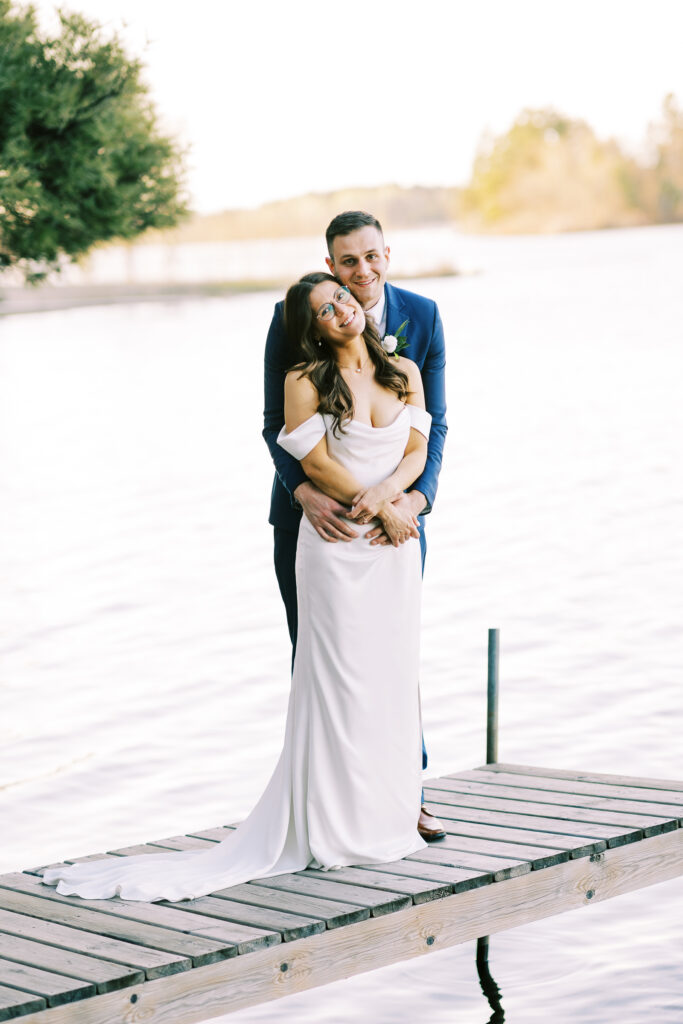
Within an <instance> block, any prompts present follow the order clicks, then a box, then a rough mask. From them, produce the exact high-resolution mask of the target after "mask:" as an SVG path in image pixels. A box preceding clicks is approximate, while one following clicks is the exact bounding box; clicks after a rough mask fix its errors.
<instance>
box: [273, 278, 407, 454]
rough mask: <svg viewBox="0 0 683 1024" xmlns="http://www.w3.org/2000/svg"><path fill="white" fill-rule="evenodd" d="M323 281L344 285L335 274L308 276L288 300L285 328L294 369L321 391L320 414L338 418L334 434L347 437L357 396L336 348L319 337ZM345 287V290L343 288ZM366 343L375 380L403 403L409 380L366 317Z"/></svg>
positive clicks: (298, 282) (294, 288) (291, 292)
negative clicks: (317, 291) (315, 306)
mask: <svg viewBox="0 0 683 1024" xmlns="http://www.w3.org/2000/svg"><path fill="white" fill-rule="evenodd" d="M322 281H333V282H334V283H335V284H338V285H340V286H341V285H342V282H341V281H339V280H338V279H337V278H336V277H332V275H331V274H323V273H314V274H305V275H304V276H303V277H302V278H301V279H300V280H299V281H297V282H296V284H293V285H292V286H291V288H290V289H289V290H288V292H287V295H286V297H285V326H286V328H287V335H288V339H289V364H290V369H292V370H300V371H301V376H302V377H308V378H309V379H310V381H311V383H312V384H313V385H314V387H315V388H316V389H317V391H318V395H319V396H320V402H319V404H318V412H321V413H328V414H330V415H331V416H333V417H334V427H333V430H334V432H335V434H337V433H338V431H341V432H342V433H344V421H345V420H349V419H351V418H352V417H353V395H352V394H351V389H350V388H349V385H348V384H347V383H346V381H345V380H344V378H343V376H342V374H341V373H340V370H339V366H338V364H337V361H336V359H335V358H334V349H333V347H332V346H331V345H330V344H329V343H328V342H327V341H326V340H325V338H324V336H323V335H320V334H318V333H317V326H316V317H315V315H314V313H313V310H312V309H311V303H310V295H311V292H312V291H313V289H314V288H315V286H316V285H318V284H320V283H321V282H322ZM342 287H344V286H342ZM363 340H364V341H365V344H366V345H367V349H368V355H369V356H370V359H371V360H372V362H373V365H374V367H375V373H374V376H375V380H376V381H377V383H378V384H381V385H382V386H383V387H385V388H389V390H390V391H394V392H395V393H396V395H397V396H398V398H400V400H401V401H402V402H404V401H405V400H406V398H407V397H408V376H407V374H405V373H404V372H403V370H399V368H398V367H397V366H396V365H395V362H394V361H393V360H392V359H390V358H389V356H388V355H387V354H386V352H385V351H384V349H383V348H382V344H381V341H380V337H379V334H378V332H377V328H376V327H375V325H374V323H373V322H372V321H371V320H368V318H367V317H366V320H365V329H364V331H363Z"/></svg>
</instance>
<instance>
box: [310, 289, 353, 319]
mask: <svg viewBox="0 0 683 1024" xmlns="http://www.w3.org/2000/svg"><path fill="white" fill-rule="evenodd" d="M350 298H351V292H350V291H349V289H348V288H338V289H337V291H336V292H335V293H334V302H335V303H339V304H342V303H345V302H348V301H349V299H350ZM334 314H335V309H334V306H333V304H332V303H331V302H326V303H325V305H324V306H321V307H320V309H319V310H318V312H317V313H316V314H315V315H316V317H317V318H318V320H331V319H332V317H333V316H334Z"/></svg>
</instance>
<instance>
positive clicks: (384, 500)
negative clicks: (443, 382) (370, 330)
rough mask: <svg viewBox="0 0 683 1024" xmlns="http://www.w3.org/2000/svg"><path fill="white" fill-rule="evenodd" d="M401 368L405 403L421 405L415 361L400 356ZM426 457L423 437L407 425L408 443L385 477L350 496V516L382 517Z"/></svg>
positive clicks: (419, 406) (408, 484)
mask: <svg viewBox="0 0 683 1024" xmlns="http://www.w3.org/2000/svg"><path fill="white" fill-rule="evenodd" d="M401 362H402V364H404V365H402V366H401V369H402V370H404V372H405V373H406V374H407V375H408V398H407V402H406V404H407V405H416V406H417V407H418V408H420V409H424V407H425V400H424V390H423V388H422V377H421V376H420V371H419V369H418V367H417V366H416V364H415V363H414V362H413V361H412V360H411V359H402V360H401ZM426 461H427V438H426V437H425V436H424V434H421V433H420V432H419V430H416V429H415V428H414V427H411V429H410V436H409V438H408V444H407V445H406V448H405V452H404V454H403V458H402V459H401V461H400V463H399V464H398V466H397V467H396V469H395V470H394V472H393V473H392V474H391V475H390V476H388V477H387V478H386V479H385V480H382V481H381V482H380V483H379V484H376V485H375V486H374V487H368V488H367V489H365V490H360V491H359V492H358V493H357V494H355V495H354V496H353V507H352V509H351V518H353V519H358V520H359V521H360V522H362V521H368V520H369V519H372V518H373V517H374V516H379V518H380V519H382V517H383V513H384V514H385V515H386V514H388V513H389V512H390V510H389V509H388V508H387V505H388V504H390V503H391V502H392V501H395V500H396V498H397V497H398V496H399V495H400V494H401V493H402V492H403V491H404V490H405V489H406V488H407V487H410V485H411V484H412V483H414V482H415V481H416V480H417V478H418V477H419V476H420V474H421V473H422V470H423V469H424V467H425V463H426Z"/></svg>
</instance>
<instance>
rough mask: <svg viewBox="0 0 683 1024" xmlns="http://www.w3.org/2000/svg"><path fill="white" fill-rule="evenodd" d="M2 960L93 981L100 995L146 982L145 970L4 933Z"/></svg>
mask: <svg viewBox="0 0 683 1024" xmlns="http://www.w3.org/2000/svg"><path fill="white" fill-rule="evenodd" d="M0 957H2V958H3V959H5V960H11V961H13V962H14V963H17V964H24V965H25V966H27V967H39V968H41V970H45V971H51V972H53V973H54V974H61V975H68V976H70V977H72V978H78V979H80V980H81V981H90V982H92V983H93V985H95V987H96V988H97V991H98V992H111V991H112V990H113V989H115V988H123V987H124V986H126V985H132V984H134V983H135V982H140V981H143V980H144V977H145V975H144V973H143V972H142V971H139V970H136V969H135V968H134V967H127V966H125V965H123V964H115V963H111V962H109V961H108V960H99V959H97V958H96V957H94V956H84V955H83V954H82V953H74V952H72V950H70V949H65V948H63V947H59V946H50V945H46V944H45V943H44V942H40V941H35V940H34V939H25V938H22V937H20V936H18V935H7V934H4V933H0Z"/></svg>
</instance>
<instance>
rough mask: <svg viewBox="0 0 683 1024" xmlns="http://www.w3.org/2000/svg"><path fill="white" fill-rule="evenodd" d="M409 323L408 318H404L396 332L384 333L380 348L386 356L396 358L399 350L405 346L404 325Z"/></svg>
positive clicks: (406, 340) (406, 342)
mask: <svg viewBox="0 0 683 1024" xmlns="http://www.w3.org/2000/svg"><path fill="white" fill-rule="evenodd" d="M409 323H410V321H409V320H404V321H403V323H402V324H401V326H400V327H399V329H398V330H397V331H396V334H385V335H384V337H383V338H382V348H383V349H384V351H385V352H386V354H387V355H388V356H393V357H394V359H398V354H399V352H402V351H403V349H404V348H406V347H407V345H408V339H407V338H406V327H407V326H408V324H409Z"/></svg>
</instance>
